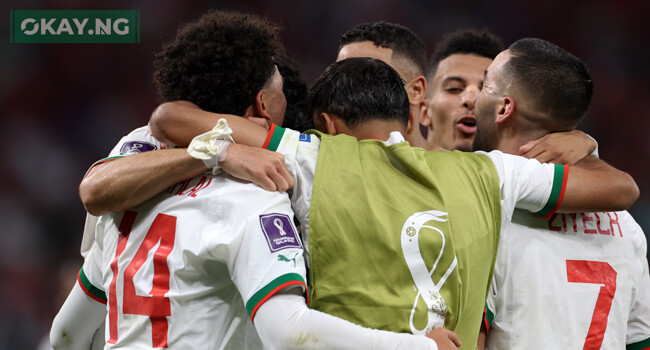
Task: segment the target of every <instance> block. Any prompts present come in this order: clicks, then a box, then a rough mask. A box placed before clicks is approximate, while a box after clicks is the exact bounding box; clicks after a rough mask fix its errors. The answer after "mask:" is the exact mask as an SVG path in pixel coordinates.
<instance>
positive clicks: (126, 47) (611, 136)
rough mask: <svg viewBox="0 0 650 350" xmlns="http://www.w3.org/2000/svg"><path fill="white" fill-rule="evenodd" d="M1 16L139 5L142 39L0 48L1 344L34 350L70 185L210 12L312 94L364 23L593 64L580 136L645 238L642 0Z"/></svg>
mask: <svg viewBox="0 0 650 350" xmlns="http://www.w3.org/2000/svg"><path fill="white" fill-rule="evenodd" d="M2 8H3V10H4V11H2V12H4V13H5V21H6V22H4V24H3V25H2V28H1V32H2V33H3V34H2V36H4V38H8V36H9V21H8V19H7V18H6V14H7V13H8V12H9V10H20V9H24V10H36V9H60V10H72V9H75V10H93V9H136V10H140V11H141V44H10V43H9V40H7V39H5V40H3V41H2V44H0V45H1V47H2V49H1V52H0V75H1V76H2V78H1V79H0V125H1V126H0V135H1V137H0V145H1V147H2V149H4V150H5V152H4V156H3V159H4V160H3V161H2V162H1V163H0V192H1V193H2V195H1V196H0V226H1V227H2V230H1V232H2V233H1V234H0V276H1V277H0V278H1V280H2V281H1V282H0V349H34V348H36V347H37V346H38V344H39V343H40V342H41V340H42V339H43V337H44V336H46V334H47V332H48V331H49V327H50V323H51V320H52V318H53V317H54V315H55V314H56V311H57V310H58V308H59V306H60V304H61V303H62V301H63V299H64V298H65V295H66V294H67V292H68V290H69V288H70V286H71V285H72V283H73V282H74V279H75V277H76V272H77V271H78V268H79V267H80V266H81V263H82V260H81V257H80V256H79V244H80V242H81V233H82V229H83V223H84V215H85V212H84V209H83V206H82V205H81V202H80V201H79V198H78V193H77V186H78V184H79V182H80V181H81V178H82V177H83V175H84V173H85V171H86V169H87V168H88V166H89V165H90V164H92V163H93V162H94V161H95V160H97V159H100V158H102V157H104V156H105V155H107V154H108V152H109V151H110V149H111V148H112V147H113V145H114V144H115V143H116V142H117V141H118V140H119V138H120V137H121V136H122V135H124V134H126V133H128V132H129V131H130V130H132V129H134V128H136V127H138V126H141V125H143V124H144V123H146V122H147V120H148V117H149V115H150V113H151V111H152V110H153V109H154V108H155V106H156V105H157V101H156V96H155V93H154V91H153V84H152V83H151V76H152V73H151V62H152V57H153V54H154V53H155V52H156V51H157V50H158V49H159V48H160V47H161V43H163V42H164V41H167V40H169V39H171V38H173V36H174V35H175V33H176V30H177V28H178V26H179V24H181V23H184V22H187V21H190V20H193V19H195V18H197V17H198V16H199V15H200V14H201V13H203V12H205V11H206V10H208V9H210V8H217V9H237V10H242V11H250V12H254V13H258V14H262V15H268V16H269V17H270V18H272V19H274V20H277V21H278V22H279V23H281V24H282V26H283V28H284V31H283V33H282V38H283V40H284V43H285V45H286V47H287V50H288V52H289V54H290V55H292V56H293V57H294V58H295V59H296V60H297V62H298V63H299V65H300V68H301V69H302V71H303V76H304V77H305V79H306V81H307V83H308V85H309V84H311V83H312V82H313V81H314V80H315V79H316V78H317V77H318V75H319V74H320V72H322V71H323V69H324V68H325V67H326V66H327V65H328V64H329V63H331V62H333V61H334V59H335V57H336V50H337V47H338V40H339V37H340V36H341V34H343V32H345V31H346V30H347V29H349V28H351V27H352V26H354V25H356V24H359V23H362V22H368V21H376V20H385V21H389V22H397V23H401V24H403V25H405V26H407V27H409V28H411V29H412V30H413V31H415V32H416V33H417V34H418V35H420V36H421V37H422V39H423V40H424V41H425V43H426V44H427V46H428V50H429V53H430V52H431V51H432V50H433V48H434V46H435V44H436V42H437V41H438V40H439V39H440V37H441V35H442V34H444V33H447V32H449V31H453V30H456V29H459V28H464V27H473V28H477V29H483V28H488V29H490V30H491V31H493V32H494V33H495V34H497V35H499V36H501V37H502V38H503V39H504V43H505V44H506V45H509V44H510V43H512V42H513V41H514V40H516V39H519V38H522V37H530V36H533V37H540V38H543V39H546V40H549V41H551V42H553V43H556V44H558V45H559V46H561V47H563V48H565V49H567V50H569V51H570V52H572V53H573V54H575V55H577V56H578V57H580V58H582V59H583V60H584V61H585V62H586V63H587V65H588V66H589V68H590V70H591V73H592V75H593V80H594V82H595V96H594V102H593V104H592V107H591V110H590V112H589V114H588V116H587V118H586V119H585V121H583V123H582V125H581V126H580V129H582V130H583V131H585V132H587V133H589V134H590V135H592V136H593V137H595V138H596V140H598V142H599V149H600V155H601V158H603V159H604V160H606V161H608V162H609V163H611V164H613V165H614V166H616V167H618V168H620V169H623V170H625V171H627V172H629V173H630V174H631V175H632V176H633V177H634V178H635V179H636V181H637V183H638V184H639V187H640V188H641V199H640V200H639V201H638V202H637V203H636V204H635V205H634V207H633V208H632V210H631V211H632V213H633V215H634V216H635V218H636V219H637V221H638V222H639V223H640V224H641V225H642V226H643V227H644V230H645V232H646V234H647V233H648V232H650V217H649V216H648V215H647V213H649V212H650V172H648V168H649V165H648V161H649V160H650V137H648V132H647V129H648V128H649V127H650V104H649V103H648V102H650V49H649V47H650V21H649V20H648V13H650V2H648V1H643V0H639V1H635V0H624V1H616V2H614V1H609V0H594V1H580V0H579V1H562V2H560V1H532V0H520V1H514V0H513V1H511V0H494V1H482V2H471V1H432V0H429V1H425V0H422V1H417V0H382V1H375V0H363V1H349V0H346V1H344V0H328V1H270V0H265V1H260V0H243V1H235V0H229V1H225V0H218V1H193V0H186V1H176V2H171V1H148V2H145V1H142V0H139V1H137V0H136V1H123V0H118V1H113V2H110V3H109V2H100V1H97V0H94V1H83V2H82V1H79V0H60V1H29V0H28V1H17V0H9V1H5V2H3V4H2Z"/></svg>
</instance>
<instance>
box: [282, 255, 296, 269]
mask: <svg viewBox="0 0 650 350" xmlns="http://www.w3.org/2000/svg"><path fill="white" fill-rule="evenodd" d="M298 254H300V253H296V255H294V256H293V259H288V258H287V257H286V256H284V255H282V254H280V255H278V261H286V262H289V261H293V267H296V257H298Z"/></svg>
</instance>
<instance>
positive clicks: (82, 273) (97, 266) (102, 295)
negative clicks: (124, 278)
mask: <svg viewBox="0 0 650 350" xmlns="http://www.w3.org/2000/svg"><path fill="white" fill-rule="evenodd" d="M101 260H102V252H101V245H99V244H93V245H92V248H91V249H90V251H89V253H88V256H86V259H85V260H84V264H83V266H82V267H81V270H79V275H78V276H77V281H78V282H79V285H80V286H81V289H82V290H83V291H84V293H86V294H87V295H88V296H89V297H91V298H93V299H95V300H97V301H98V302H100V303H102V304H106V301H107V300H108V299H107V298H106V292H105V291H104V290H103V288H102V281H103V275H102V268H101V266H102V261H101Z"/></svg>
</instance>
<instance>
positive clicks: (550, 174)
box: [477, 151, 569, 220]
mask: <svg viewBox="0 0 650 350" xmlns="http://www.w3.org/2000/svg"><path fill="white" fill-rule="evenodd" d="M477 153H483V154H486V155H487V156H488V157H489V158H490V160H492V162H493V163H494V166H495V168H496V170H497V173H498V175H499V187H500V190H501V210H502V212H503V214H504V215H506V218H507V219H508V220H511V219H512V213H513V211H514V209H515V208H519V209H524V210H528V211H530V212H533V213H536V214H538V215H540V216H542V217H545V218H546V217H550V216H551V215H552V214H553V213H554V212H555V211H556V210H557V208H558V207H559V205H560V203H561V202H562V199H563V198H564V191H565V190H566V181H567V177H568V171H569V167H568V166H567V165H559V164H542V163H540V162H538V161H537V160H535V159H526V158H524V157H520V156H515V155H511V154H505V153H502V152H499V151H492V152H489V153H485V152H477Z"/></svg>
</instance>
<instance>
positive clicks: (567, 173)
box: [488, 151, 639, 217]
mask: <svg viewBox="0 0 650 350" xmlns="http://www.w3.org/2000/svg"><path fill="white" fill-rule="evenodd" d="M488 156H489V157H490V158H491V160H492V161H493V163H494V164H495V166H496V169H497V172H498V173H499V181H500V187H501V202H502V203H501V204H502V205H501V207H502V212H503V213H505V214H506V216H508V215H509V214H508V213H511V210H513V209H514V208H515V207H516V208H520V209H525V210H529V211H531V212H534V213H537V214H538V215H540V216H542V217H550V216H551V215H552V214H553V213H555V212H565V213H566V212H569V213H571V212H594V211H618V210H624V209H626V208H629V207H630V206H631V205H632V204H634V202H635V201H636V200H637V198H638V197H639V189H638V187H637V186H636V183H635V182H634V180H633V179H632V177H631V176H630V175H628V174H627V173H625V172H622V171H620V170H618V169H615V168H613V167H611V166H609V165H608V164H606V163H605V162H603V161H601V160H600V159H597V158H595V157H593V156H588V157H585V158H584V159H583V160H581V161H579V162H578V163H576V164H575V165H573V166H568V165H559V164H540V163H539V162H538V161H536V160H534V159H529V160H526V159H524V158H523V157H519V156H514V155H510V154H503V153H501V152H498V151H493V152H490V153H488Z"/></svg>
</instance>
